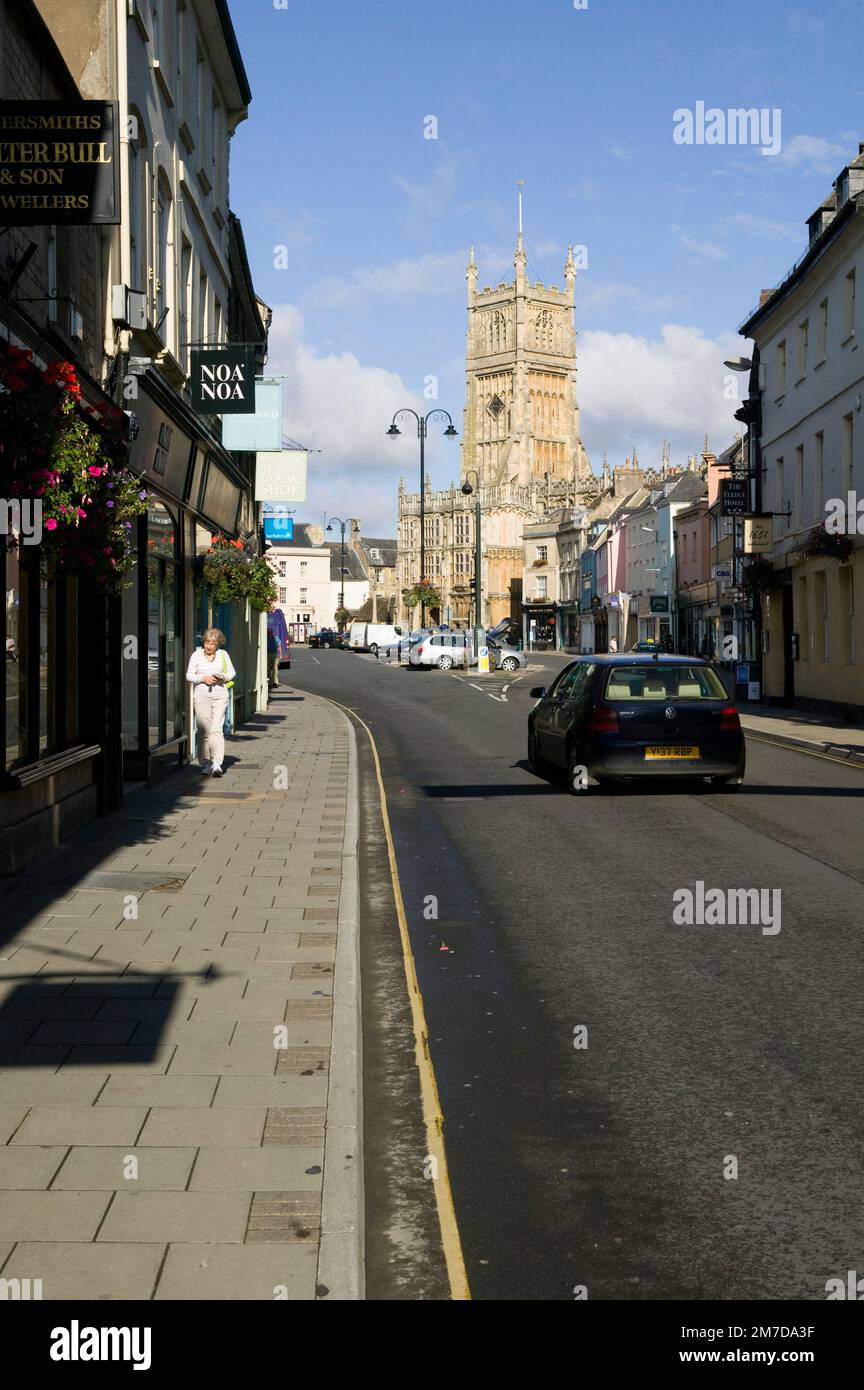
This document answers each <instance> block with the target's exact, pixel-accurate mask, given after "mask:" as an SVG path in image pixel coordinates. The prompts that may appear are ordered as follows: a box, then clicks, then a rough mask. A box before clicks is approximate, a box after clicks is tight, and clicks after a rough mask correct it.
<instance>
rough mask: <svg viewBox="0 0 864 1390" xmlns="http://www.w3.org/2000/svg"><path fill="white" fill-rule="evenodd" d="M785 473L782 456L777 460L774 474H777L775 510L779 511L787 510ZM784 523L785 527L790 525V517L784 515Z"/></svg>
mask: <svg viewBox="0 0 864 1390" xmlns="http://www.w3.org/2000/svg"><path fill="white" fill-rule="evenodd" d="M784 474H785V467H784V464H783V460H782V458H779V459H778V460H777V464H776V467H775V475H774V476H775V492H774V509H775V511H777V512H785V510H786V502H785V499H784V485H785V481H786V480H785V476H784ZM783 525H784V526H785V527H788V525H789V518H788V517H784V518H783Z"/></svg>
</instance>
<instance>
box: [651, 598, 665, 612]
mask: <svg viewBox="0 0 864 1390" xmlns="http://www.w3.org/2000/svg"><path fill="white" fill-rule="evenodd" d="M651 612H652V613H668V612H669V595H668V594H654V595H653V597H652V598H651Z"/></svg>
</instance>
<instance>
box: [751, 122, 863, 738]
mask: <svg viewBox="0 0 864 1390" xmlns="http://www.w3.org/2000/svg"><path fill="white" fill-rule="evenodd" d="M808 228H809V244H808V247H807V250H806V252H805V253H804V255H803V256H802V257H801V258H800V260H799V261H798V262H797V263H796V264H795V266H794V267H793V268H792V270H791V271H790V272H789V274H788V275H787V276H786V278H785V279H784V280H783V281H782V283H781V284H780V285H779V286H778V287H777V288H776V289H775V290H772V291H770V292H763V295H762V298H761V300H760V303H759V306H758V307H757V308H756V309H755V310H754V311H753V313H752V314H751V315H750V316H749V317H748V319H747V320H746V321H745V322H744V324H742V326H741V332H742V334H744V336H745V337H747V338H751V339H753V340H754V341H755V342H756V344H757V346H758V349H759V354H760V359H761V364H762V367H763V368H764V383H763V389H762V435H761V449H762V467H763V476H764V482H763V496H762V501H763V506H764V509H765V510H766V511H773V512H774V513H775V516H774V548H773V553H772V554H771V555H770V556H769V557H767V558H768V559H769V563H770V565H771V566H772V567H773V575H772V576H771V578H772V581H773V582H772V583H771V584H766V585H764V586H763V588H762V622H763V642H762V646H763V668H764V670H763V683H764V692H763V693H764V696H765V698H766V699H769V700H770V699H785V700H786V701H787V702H789V703H795V704H797V705H803V706H804V707H810V708H816V709H818V708H820V707H821V708H826V707H827V708H829V709H830V708H833V709H834V710H835V711H836V712H840V713H842V712H843V711H845V710H850V711H853V712H854V713H855V714H856V715H857V716H858V717H860V715H861V713H862V712H864V598H862V596H864V535H861V534H857V533H856V532H855V529H854V528H855V518H854V516H853V517H852V518H851V527H850V529H849V535H848V537H845V538H844V539H845V544H846V547H847V549H848V550H849V552H850V553H849V554H848V555H846V556H844V555H838V556H834V555H832V554H831V553H830V551H831V548H832V547H831V544H830V542H831V538H829V541H828V543H826V541H825V536H824V532H822V531H821V529H820V528H821V525H822V523H824V521H825V519H826V509H827V508H828V507H829V504H830V503H831V501H832V499H838V500H842V501H843V502H844V504H845V502H846V500H847V498H849V496H850V494H853V495H854V496H855V497H856V498H858V497H861V498H864V410H862V403H864V356H862V350H861V348H862V341H864V307H862V301H864V144H862V145H861V146H860V148H859V152H858V155H857V157H856V158H855V159H853V160H852V161H851V162H850V164H848V165H847V166H846V168H845V169H843V170H842V171H841V173H840V174H839V175H838V177H837V179H836V180H835V182H834V187H833V190H832V192H831V194H830V195H829V197H828V198H826V199H825V201H824V202H823V203H822V204H821V205H820V207H818V208H817V209H816V211H815V212H814V213H813V215H812V216H811V217H810V218H809V219H808ZM862 525H864V522H862Z"/></svg>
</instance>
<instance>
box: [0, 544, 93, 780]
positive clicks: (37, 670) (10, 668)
mask: <svg viewBox="0 0 864 1390" xmlns="http://www.w3.org/2000/svg"><path fill="white" fill-rule="evenodd" d="M76 603H77V584H76V581H74V580H68V581H65V582H61V583H54V582H53V581H52V582H49V581H48V580H46V579H45V578H44V577H43V576H42V575H40V573H39V562H38V555H37V554H36V553H35V550H34V549H32V548H30V547H26V546H22V547H20V548H19V549H17V550H11V549H10V550H8V551H7V554H6V602H5V614H4V620H5V646H6V662H5V665H6V673H5V726H6V727H5V739H6V745H5V753H4V766H5V767H7V768H11V767H15V766H19V765H23V764H26V763H31V762H36V761H37V760H38V759H39V758H41V757H46V756H49V755H50V754H52V753H56V752H57V751H59V750H60V749H61V748H64V747H65V746H66V745H67V744H68V743H71V742H74V741H75V739H76V737H77V735H78V690H77V680H78V664H77V655H76V635H77V623H76Z"/></svg>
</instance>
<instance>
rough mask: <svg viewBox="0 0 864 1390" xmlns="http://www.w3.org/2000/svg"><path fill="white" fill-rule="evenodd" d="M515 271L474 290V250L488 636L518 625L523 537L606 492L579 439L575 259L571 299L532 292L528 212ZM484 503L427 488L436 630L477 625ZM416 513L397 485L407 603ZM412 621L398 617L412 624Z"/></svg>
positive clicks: (470, 362) (467, 418)
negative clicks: (477, 521)
mask: <svg viewBox="0 0 864 1390" xmlns="http://www.w3.org/2000/svg"><path fill="white" fill-rule="evenodd" d="M514 265H515V270H516V276H515V279H514V280H513V281H511V282H510V283H506V282H503V283H501V284H499V285H497V286H496V287H495V288H494V289H492V288H490V289H481V290H478V288H477V262H476V260H475V258H474V250H473V247H472V250H471V255H470V259H469V262H468V272H467V279H468V337H467V357H466V393H465V413H464V423H463V437H462V446H461V479H460V481H461V482H463V483H464V482H470V483H471V485H472V487H474V488H475V489H476V485H477V482H478V479H479V483H480V506H481V538H480V552H481V564H482V579H483V594H482V600H483V601H482V605H481V611H480V621H481V623H482V624H484V625H485V626H487V627H488V626H490V625H492V624H494V623H496V622H498V621H499V620H500V619H502V618H506V617H507V616H509V615H511V614H512V615H513V616H514V617H518V614H519V611H520V608H521V592H522V577H523V565H524V543H523V533H524V530H525V527H526V526H531V525H533V524H535V523H537V522H540V521H543V520H544V519H545V518H546V517H548V516H550V515H551V514H552V513H553V512H556V511H561V510H562V509H565V510H566V509H568V508H570V509H572V508H574V507H577V506H579V505H581V504H582V503H583V502H584V501H585V499H586V498H588V497H591V496H592V495H594V494H595V493H596V489H597V486H598V479H596V478H595V477H594V475H593V473H592V471H591V465H590V463H589V461H588V455H587V454H586V452H585V449H584V447H583V445H582V440H581V436H580V432H579V407H578V404H577V399H576V328H575V325H574V299H575V286H576V263H575V260H574V258H573V250H572V247H571V248H570V249H569V250H568V254H567V261H566V264H565V266H564V281H565V286H566V288H565V289H563V290H562V289H559V288H558V287H557V286H555V285H549V286H547V285H544V284H542V283H541V282H539V281H538V282H536V283H534V284H529V282H528V278H527V274H526V270H527V256H526V253H525V243H524V239H523V235H522V227H521V212H520V227H519V235H518V238H517V241H516V256H515V261H514ZM472 470H473V471H472ZM475 473H476V475H477V476H476V477H475ZM476 500H477V495H476V491H475V492H474V493H473V494H472V495H471V496H466V495H465V494H464V493H463V492H462V491H461V488H460V487H459V486H457V485H456V484H451V486H450V487H449V488H447V489H445V490H443V491H440V492H433V491H432V490H431V488H429V487H428V482H427V493H426V497H425V499H424V510H425V516H426V527H425V530H426V537H425V555H426V573H425V575H424V576H423V578H424V579H425V580H426V581H427V582H428V583H430V584H432V585H433V586H434V587H435V588H436V589H437V590H438V592H439V593H440V595H441V606H440V610H435V611H434V612H433V613H432V614H431V615H430V616H431V617H432V619H433V621H446V622H450V623H451V624H453V625H459V626H461V625H465V626H467V625H468V624H469V622H471V621H473V620H474V615H473V605H472V592H471V579H472V576H473V573H474V546H475V535H474V506H475V502H476ZM419 512H420V497H419V494H417V493H408V492H406V490H405V486H404V483H400V485H399V498H398V527H397V536H398V540H397V546H398V558H397V566H398V570H397V572H398V583H399V587H400V589H402V590H403V591H404V590H406V589H410V588H411V587H412V585H414V584H415V583H416V582H417V580H418V579H419V578H420V525H419ZM414 616H416V615H410V614H408V613H407V612H405V611H404V610H403V611H402V613H401V617H402V621H403V622H406V623H408V624H410V623H411V622H412V618H413V617H414Z"/></svg>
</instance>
